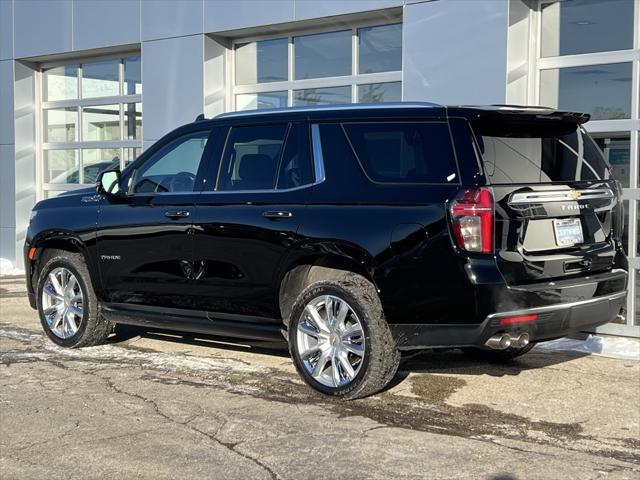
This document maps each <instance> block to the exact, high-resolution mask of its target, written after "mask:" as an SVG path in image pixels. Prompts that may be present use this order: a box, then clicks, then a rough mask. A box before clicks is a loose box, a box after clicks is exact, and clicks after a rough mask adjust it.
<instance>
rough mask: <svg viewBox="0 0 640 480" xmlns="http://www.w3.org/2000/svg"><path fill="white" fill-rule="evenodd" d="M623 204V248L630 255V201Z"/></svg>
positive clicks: (624, 201)
mask: <svg viewBox="0 0 640 480" xmlns="http://www.w3.org/2000/svg"><path fill="white" fill-rule="evenodd" d="M622 204H623V206H624V220H623V225H624V227H623V229H622V247H623V248H624V251H625V253H627V254H628V253H629V200H623V201H622Z"/></svg>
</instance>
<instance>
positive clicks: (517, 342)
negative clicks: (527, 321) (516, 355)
mask: <svg viewBox="0 0 640 480" xmlns="http://www.w3.org/2000/svg"><path fill="white" fill-rule="evenodd" d="M527 345H529V334H528V333H521V334H520V335H518V336H517V337H511V346H513V347H518V348H524V347H526V346H527Z"/></svg>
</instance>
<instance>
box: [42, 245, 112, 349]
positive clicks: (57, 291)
mask: <svg viewBox="0 0 640 480" xmlns="http://www.w3.org/2000/svg"><path fill="white" fill-rule="evenodd" d="M36 295H37V302H38V314H39V317H40V323H41V324H42V328H43V329H44V331H45V333H46V334H47V336H48V337H49V339H50V340H51V341H52V342H54V343H56V344H57V345H60V346H62V347H67V348H79V347H88V346H92V345H97V344H99V343H102V342H103V341H104V340H105V339H106V338H107V337H108V336H109V334H110V333H111V332H112V330H113V324H112V323H111V322H109V321H107V320H106V319H104V318H103V317H102V316H101V315H100V314H99V312H98V300H97V298H96V295H95V293H94V291H93V287H92V285H91V277H90V276H89V270H88V269H87V265H86V264H85V261H84V257H83V256H82V255H81V254H79V253H73V252H68V251H64V250H55V251H49V252H45V257H44V258H43V259H42V267H41V268H40V271H39V274H38V282H37V286H36Z"/></svg>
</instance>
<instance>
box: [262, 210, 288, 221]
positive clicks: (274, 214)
mask: <svg viewBox="0 0 640 480" xmlns="http://www.w3.org/2000/svg"><path fill="white" fill-rule="evenodd" d="M262 216H263V217H265V218H270V219H272V220H280V219H282V218H291V217H293V213H291V212H286V211H284V210H277V211H270V212H264V213H263V214H262Z"/></svg>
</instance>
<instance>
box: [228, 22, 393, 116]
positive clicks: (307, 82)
mask: <svg viewBox="0 0 640 480" xmlns="http://www.w3.org/2000/svg"><path fill="white" fill-rule="evenodd" d="M385 25H400V28H401V29H402V28H404V24H403V21H402V17H401V16H394V17H393V18H389V19H386V20H381V19H372V20H368V21H360V22H352V23H351V24H350V27H347V28H344V26H343V25H333V26H324V27H317V28H309V29H304V30H297V31H296V30H294V31H289V32H284V33H271V34H265V35H256V36H250V37H242V38H237V39H233V41H232V42H231V48H230V50H229V55H230V60H231V62H230V64H231V66H232V68H230V69H229V73H228V80H229V98H230V101H229V106H230V110H236V109H237V102H236V96H237V95H241V94H260V93H270V92H278V91H286V92H287V106H294V90H304V89H311V88H328V87H345V86H346V87H350V91H351V102H350V103H358V87H359V86H360V85H367V84H372V83H391V82H398V83H400V95H401V99H402V94H403V89H404V88H403V82H402V76H403V75H402V72H403V70H404V58H403V59H402V61H401V68H400V70H394V71H389V72H376V73H359V71H358V69H359V52H358V48H359V38H360V37H359V33H358V31H359V29H361V28H366V27H376V26H385ZM345 30H351V73H350V74H349V75H343V76H335V77H322V78H309V79H300V80H296V79H295V78H294V77H295V51H294V42H293V39H294V37H299V36H306V35H314V34H320V33H330V32H338V31H345ZM279 38H287V42H288V50H287V56H288V59H287V66H288V68H287V77H288V78H287V80H286V81H277V82H264V83H254V84H246V85H237V84H236V45H241V44H246V43H251V42H257V41H261V40H274V39H279Z"/></svg>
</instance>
